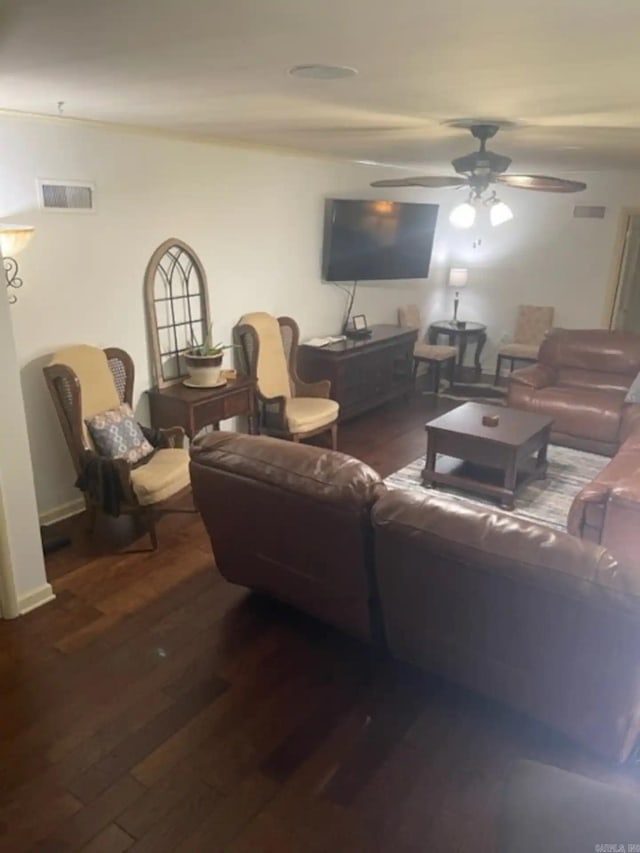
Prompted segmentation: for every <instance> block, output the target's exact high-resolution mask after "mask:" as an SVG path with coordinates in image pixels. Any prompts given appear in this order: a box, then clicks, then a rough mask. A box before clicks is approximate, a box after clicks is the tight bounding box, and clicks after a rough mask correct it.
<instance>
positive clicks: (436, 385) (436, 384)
mask: <svg viewBox="0 0 640 853" xmlns="http://www.w3.org/2000/svg"><path fill="white" fill-rule="evenodd" d="M431 364H432V365H433V393H434V394H435V395H436V397H437V396H438V394H439V393H440V362H439V361H433V362H431Z"/></svg>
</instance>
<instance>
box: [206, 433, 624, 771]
mask: <svg viewBox="0 0 640 853" xmlns="http://www.w3.org/2000/svg"><path fill="white" fill-rule="evenodd" d="M191 460H192V461H191V478H192V484H193V491H194V496H195V499H196V502H197V505H198V507H199V508H200V511H201V513H202V517H203V519H204V522H205V524H206V527H207V529H208V532H209V535H210V537H211V541H212V547H213V550H214V554H215V558H216V562H217V565H218V568H219V569H220V571H221V573H222V574H223V575H224V576H225V577H226V578H227V579H228V580H229V581H231V582H233V583H239V584H242V585H245V586H249V587H251V588H253V589H256V590H260V591H263V592H267V593H269V594H270V595H273V596H274V597H276V598H279V599H281V600H283V601H285V602H288V603H290V604H293V605H295V606H296V607H299V608H301V609H302V610H305V611H307V612H308V613H311V614H312V615H314V616H317V617H319V618H321V619H323V620H325V621H327V622H330V623H332V624H334V625H337V626H338V627H340V628H343V629H345V630H348V631H350V632H352V633H355V634H357V635H359V636H360V637H365V638H369V639H373V640H374V641H375V642H382V641H384V642H386V644H387V645H388V647H389V649H390V650H391V652H392V653H393V654H394V655H396V656H397V657H398V658H401V659H404V660H408V661H412V662H413V663H415V664H417V665H418V666H421V667H423V668H425V669H427V670H430V671H436V672H439V673H441V674H442V675H444V676H445V677H449V678H451V679H453V680H455V681H457V682H459V683H461V684H463V685H466V686H468V687H471V688H473V689H475V690H479V691H482V692H483V693H485V694H487V695H488V696H490V697H494V698H496V699H499V700H500V701H503V702H506V703H508V704H509V705H511V706H513V707H515V708H517V709H519V710H521V711H524V712H525V713H527V714H530V715H532V716H534V717H536V718H537V719H539V720H542V721H543V722H545V723H547V724H549V725H550V726H553V727H555V728H556V729H559V730H561V731H563V732H565V733H566V734H568V735H569V736H570V737H572V738H574V739H576V740H578V741H580V742H582V743H584V744H587V745H588V746H589V747H590V748H591V749H593V750H595V751H597V752H598V753H600V754H601V755H602V756H604V757H606V758H608V759H612V760H618V761H622V760H625V759H626V758H627V757H628V755H629V754H630V752H631V750H632V748H633V745H634V743H635V740H636V738H637V736H638V732H639V730H640V666H639V664H640V572H638V573H634V572H633V571H632V570H630V569H628V568H624V567H623V566H620V565H618V564H617V563H616V561H615V559H614V558H613V557H612V556H611V554H609V553H608V552H607V551H606V550H605V549H604V548H602V547H600V546H599V545H596V544H594V543H592V542H587V541H583V540H581V539H578V538H576V537H574V536H572V535H570V534H569V533H563V532H558V531H555V530H552V529H550V528H547V527H544V526H542V525H538V524H533V523H529V522H525V521H523V520H521V519H518V518H515V517H514V516H512V515H510V514H509V513H506V512H503V511H501V510H498V509H493V508H491V507H487V508H486V509H476V508H469V507H468V506H464V505H463V504H461V503H458V502H456V501H455V500H453V499H451V498H448V497H446V496H443V495H439V494H437V493H433V492H428V491H425V492H424V494H417V495H416V494H414V493H411V492H408V491H404V490H401V489H387V488H386V487H385V485H384V483H383V482H382V481H381V480H380V478H379V477H378V475H377V474H376V473H375V472H374V471H373V470H372V469H371V468H369V467H368V466H366V465H364V464H363V463H360V462H358V461H357V460H355V459H353V458H351V457H349V456H345V455H344V454H341V453H336V452H333V451H328V450H323V449H321V448H317V447H308V446H303V445H295V444H290V443H288V442H283V441H279V440H277V439H270V438H265V437H255V436H247V435H237V434H234V433H212V434H209V435H207V436H204V437H202V438H200V439H197V440H196V441H195V442H194V444H193V446H192V449H191ZM383 637H386V639H385V640H383V639H382V638H383Z"/></svg>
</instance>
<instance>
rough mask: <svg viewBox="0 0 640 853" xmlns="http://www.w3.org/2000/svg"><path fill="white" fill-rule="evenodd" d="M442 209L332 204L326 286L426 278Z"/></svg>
mask: <svg viewBox="0 0 640 853" xmlns="http://www.w3.org/2000/svg"><path fill="white" fill-rule="evenodd" d="M437 218H438V205H437V204H413V203H406V202H396V201H385V200H381V199H379V200H374V201H354V200H351V199H335V198H332V199H327V201H326V207H325V227H324V245H323V252H322V277H323V279H324V280H325V281H381V280H393V279H403V278H427V276H428V275H429V265H430V262H431V250H432V248H433V235H434V233H435V229H436V220H437Z"/></svg>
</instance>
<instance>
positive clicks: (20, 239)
mask: <svg viewBox="0 0 640 853" xmlns="http://www.w3.org/2000/svg"><path fill="white" fill-rule="evenodd" d="M34 231H35V229H34V227H33V225H0V252H1V253H2V261H3V266H4V272H5V276H6V279H7V288H9V287H12V288H15V289H17V288H19V287H22V279H21V278H20V276H19V275H18V262H17V261H16V259H15V257H14V255H17V254H18V253H19V252H21V251H22V250H23V249H24V247H25V246H26V245H27V243H28V242H29V241H30V240H31V238H32V237H33V232H34ZM17 301H18V297H17V296H16V295H15V293H9V302H10V303H11V304H12V305H13V303H14V302H17Z"/></svg>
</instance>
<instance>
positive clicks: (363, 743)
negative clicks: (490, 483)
mask: <svg viewBox="0 0 640 853" xmlns="http://www.w3.org/2000/svg"><path fill="white" fill-rule="evenodd" d="M431 399H432V398H429V397H418V398H416V399H415V400H414V401H413V402H412V403H411V404H410V405H409V406H405V405H403V404H398V405H393V406H389V407H387V408H385V409H382V410H380V411H378V412H376V413H374V414H372V415H369V416H366V417H363V418H361V419H360V420H357V421H354V422H352V423H350V424H348V425H345V426H344V427H343V428H342V429H341V436H340V443H341V449H342V450H344V451H345V452H348V453H352V454H354V455H356V456H359V457H360V458H362V459H364V460H366V461H367V462H369V463H370V464H371V465H372V466H373V467H375V468H376V469H378V470H379V471H380V472H381V473H382V474H384V475H387V474H389V473H391V472H392V471H394V470H396V469H397V468H399V467H401V466H402V465H404V464H406V463H408V462H410V461H411V460H412V459H415V458H416V457H417V456H418V455H420V453H421V452H422V451H423V449H424V429H423V426H424V422H425V420H426V419H427V418H428V417H430V416H433V414H434V413H435V411H436V410H435V408H434V404H433V403H432V402H431ZM440 405H441V409H442V410H444V408H445V407H446V404H444V403H441V404H440ZM61 527H62V528H63V529H65V530H67V531H68V532H69V533H70V534H71V536H72V539H73V542H72V545H71V546H70V547H69V548H67V549H65V550H62V551H59V552H58V553H56V554H54V555H52V556H51V557H50V558H49V559H48V571H49V577H50V580H51V581H52V583H53V585H54V587H55V591H56V594H57V599H56V601H55V602H54V603H52V604H51V605H48V606H46V607H43V608H41V609H40V610H37V611H35V612H33V613H32V614H30V615H28V616H26V617H24V618H22V619H20V620H17V621H14V622H0V679H1V680H0V684H1V685H2V706H1V707H2V710H1V716H0V767H1V771H0V851H11V853H19V851H28V850H33V851H40V853H45V851H46V853H53V851H72V850H82V851H85V853H88V851H91V853H120V851H125V850H130V851H136V853H142V851H148V853H163V851H174V850H176V851H181V853H190V852H191V851H192V852H193V853H198V851H206V853H210V852H211V853H214V851H230V853H263V852H264V853H267V851H269V853H287V851H295V853H298V851H299V853H307V851H309V853H324V851H332V853H342V852H343V851H344V853H358V852H359V851H363V853H365V852H366V853H374V851H380V853H382V851H393V853H418V851H420V853H423V851H429V853H437V851H446V853H455V851H474V853H488V851H492V850H493V849H494V843H495V818H496V814H497V812H498V809H499V804H500V798H501V792H502V785H503V780H504V778H505V774H506V773H507V770H508V768H509V766H510V764H511V763H512V762H513V760H514V759H517V758H520V757H527V758H535V759H538V760H541V761H544V762H548V763H551V764H554V765H556V766H559V767H563V768H568V769H571V770H575V771H577V772H581V773H584V774H586V775H588V776H591V777H594V778H600V779H607V780H612V781H617V782H619V783H620V784H621V785H624V786H628V787H633V788H640V784H639V782H638V780H637V774H636V772H635V770H636V768H634V767H629V766H628V767H626V768H615V767H609V766H607V765H605V764H602V763H600V762H599V761H597V760H596V759H594V758H592V757H591V756H589V755H587V754H586V753H584V752H582V751H581V750H579V749H578V748H576V747H574V746H573V745H572V744H570V743H569V742H567V741H566V740H564V739H562V738H561V737H559V736H555V735H553V734H552V733H550V732H549V731H547V730H545V729H544V728H543V727H541V726H539V725H537V724H535V723H533V722H532V721H529V720H526V719H524V718H522V717H520V716H517V715H516V714H513V713H511V712H509V711H508V710H506V709H505V708H503V707H500V706H498V705H495V704H492V703H490V702H488V701H485V700H483V699H481V698H480V697H478V696H475V695H473V694H470V693H467V692H465V691H463V690H461V689H458V688H456V687H454V686H452V685H450V684H447V683H445V682H443V681H441V680H439V679H436V678H434V677H428V676H425V675H421V674H419V673H417V672H415V671H413V670H411V669H410V668H408V667H405V666H402V665H399V664H394V663H393V662H391V661H389V660H385V658H384V657H383V656H382V655H381V654H380V653H376V652H374V651H372V650H371V649H369V648H367V647H365V646H363V645H361V644H359V643H358V642H356V641H355V640H352V639H350V638H348V637H346V636H342V635H340V634H339V633H338V632H336V631H333V630H331V629H329V628H327V627H326V626H324V625H322V624H319V623H317V622H313V621H312V620H310V619H307V618H305V617H303V616H301V615H300V614H296V613H294V612H292V611H291V610H288V609H287V608H285V607H283V606H279V605H277V604H275V603H273V602H269V601H266V600H264V599H260V598H258V597H256V596H253V595H251V594H249V593H248V592H247V591H246V590H243V589H240V588H238V587H234V586H231V585H229V584H227V583H226V582H225V581H224V580H222V579H221V577H220V576H219V575H218V574H217V572H216V570H215V568H214V565H213V560H212V556H211V551H210V547H209V542H208V540H207V537H206V535H205V533H204V530H203V528H202V525H201V523H200V521H199V519H198V517H197V516H193V515H191V516H189V515H187V516H167V517H166V518H165V519H163V521H162V522H161V523H160V525H159V536H160V545H161V547H160V549H159V551H157V552H156V553H153V552H149V551H148V550H145V549H146V548H147V540H146V539H145V538H144V537H142V536H140V537H139V538H135V534H133V533H132V530H131V528H130V527H129V522H128V521H126V520H123V521H119V522H117V523H113V524H110V525H109V529H106V528H105V527H104V526H103V529H102V531H101V536H99V537H98V538H95V539H91V538H89V537H87V536H86V535H85V534H84V533H83V530H82V519H81V518H76V519H72V520H70V521H68V522H66V523H64V524H63V525H61Z"/></svg>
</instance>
